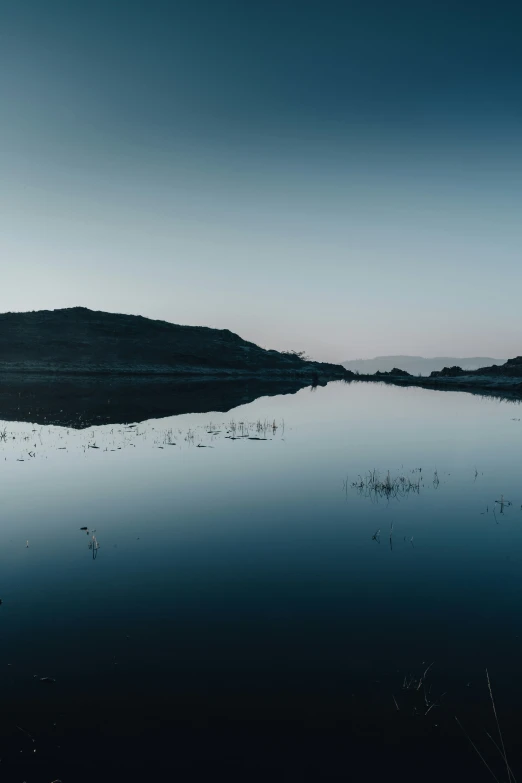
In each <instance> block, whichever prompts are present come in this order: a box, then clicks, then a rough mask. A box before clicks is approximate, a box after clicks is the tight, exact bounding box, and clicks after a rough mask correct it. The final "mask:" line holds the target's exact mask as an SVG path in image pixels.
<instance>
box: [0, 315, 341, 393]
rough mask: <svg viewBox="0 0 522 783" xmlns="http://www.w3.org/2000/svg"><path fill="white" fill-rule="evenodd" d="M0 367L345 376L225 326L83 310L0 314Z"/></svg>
mask: <svg viewBox="0 0 522 783" xmlns="http://www.w3.org/2000/svg"><path fill="white" fill-rule="evenodd" d="M0 370H2V371H4V372H5V371H11V372H17V373H19V372H30V373H32V374H40V373H53V374H54V373H68V374H91V373H96V374H98V373H101V374H106V373H107V374H114V373H123V374H139V375H158V374H169V375H171V374H176V375H197V376H199V377H201V376H204V375H211V376H214V377H215V376H216V375H217V374H218V375H219V374H221V375H225V376H227V377H230V376H235V375H239V376H243V377H244V376H246V375H247V376H250V375H252V376H254V377H259V376H263V377H265V376H272V375H275V376H280V375H281V374H283V375H287V374H292V375H296V374H298V375H299V376H302V375H305V374H306V375H308V376H310V377H312V378H313V376H314V375H317V376H318V377H321V378H324V377H326V376H328V377H332V378H334V377H340V378H341V377H344V378H345V377H350V376H351V375H352V374H351V373H350V372H347V371H346V370H345V369H344V368H343V367H341V366H340V365H335V364H325V363H319V362H311V361H307V360H303V359H301V358H300V357H299V356H297V355H295V354H291V353H289V354H287V353H280V352H278V351H267V350H265V349H263V348H260V347H259V346H257V345H255V344H254V343H250V342H247V341H246V340H243V339H242V338H241V337H239V336H238V335H237V334H234V333H233V332H230V331H229V330H228V329H211V328H208V327H204V326H178V325H175V324H171V323H167V322H166V321H154V320H151V319H149V318H143V317H142V316H136V315H119V314H114V313H104V312H95V311H92V310H88V309H87V308H84V307H73V308H68V309H63V310H41V311H37V312H30V313H5V314H2V315H0Z"/></svg>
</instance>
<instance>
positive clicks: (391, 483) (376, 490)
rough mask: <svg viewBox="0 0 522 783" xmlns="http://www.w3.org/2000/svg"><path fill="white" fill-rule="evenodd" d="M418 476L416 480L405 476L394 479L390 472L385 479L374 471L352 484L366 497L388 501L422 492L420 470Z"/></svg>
mask: <svg viewBox="0 0 522 783" xmlns="http://www.w3.org/2000/svg"><path fill="white" fill-rule="evenodd" d="M418 474H419V475H418V477H415V478H413V477H412V476H406V475H404V474H400V475H398V476H394V477H392V476H391V474H390V471H388V472H387V474H386V477H385V478H384V479H383V478H381V475H380V474H379V472H378V471H376V470H372V471H370V472H369V473H368V474H367V475H366V476H364V477H363V476H359V478H358V480H357V481H354V482H353V483H352V487H353V488H354V489H356V490H357V491H358V492H359V493H360V494H361V495H363V496H365V497H371V498H374V499H379V498H386V499H387V500H389V499H391V498H392V499H393V498H401V497H405V496H406V495H408V494H409V493H410V492H416V493H417V494H418V493H419V492H420V488H421V482H422V478H421V475H420V470H419V471H418Z"/></svg>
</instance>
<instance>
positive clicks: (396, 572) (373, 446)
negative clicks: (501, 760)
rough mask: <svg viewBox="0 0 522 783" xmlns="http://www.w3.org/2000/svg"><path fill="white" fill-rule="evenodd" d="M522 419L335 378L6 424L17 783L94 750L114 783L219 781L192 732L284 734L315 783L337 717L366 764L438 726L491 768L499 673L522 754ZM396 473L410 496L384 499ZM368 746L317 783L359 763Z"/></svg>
mask: <svg viewBox="0 0 522 783" xmlns="http://www.w3.org/2000/svg"><path fill="white" fill-rule="evenodd" d="M520 418H522V416H521V410H520V407H519V406H518V405H516V404H512V403H508V402H499V401H497V400H492V399H486V398H481V397H478V396H473V395H469V394H464V393H449V392H448V393H443V392H436V391H428V390H424V389H402V388H395V387H391V386H377V385H374V384H364V383H353V384H350V385H347V384H343V383H332V384H329V385H328V386H327V387H325V388H318V389H315V390H311V389H304V390H302V391H300V392H298V393H297V394H295V395H287V396H280V397H272V398H261V399H259V400H257V401H255V402H253V403H250V404H248V405H245V406H243V407H240V408H236V409H235V410H233V411H231V412H230V413H227V414H223V413H212V412H209V413H206V414H192V415H184V416H178V417H172V418H169V419H159V420H150V421H145V422H141V423H139V424H137V426H127V425H110V426H105V427H99V428H94V429H93V428H90V429H87V430H82V431H75V430H67V429H65V428H59V427H50V428H49V427H41V426H37V425H31V424H27V423H19V424H17V423H12V422H6V423H5V425H4V424H0V431H1V430H3V428H4V426H5V428H6V429H5V432H4V433H3V434H2V438H3V439H2V440H1V441H0V470H1V474H2V475H1V484H0V501H1V502H0V514H1V525H0V598H1V599H2V605H1V606H0V689H1V694H2V727H3V728H2V744H3V747H2V748H1V754H0V755H1V756H2V763H4V764H7V765H10V766H9V769H11V768H12V769H13V770H14V771H13V772H12V778H9V779H13V780H20V781H22V780H27V781H28V783H29V781H33V780H34V781H40V780H42V781H48V782H49V783H50V781H51V780H52V779H54V778H58V777H61V779H63V780H65V776H64V777H62V776H63V775H65V774H66V773H68V774H69V777H68V779H69V780H80V778H81V774H83V773H85V775H87V777H86V778H85V779H92V769H91V768H90V767H89V764H92V763H97V764H98V765H99V768H98V779H102V777H101V774H102V769H104V768H110V769H113V768H114V769H117V768H118V764H120V763H122V764H123V763H124V762H128V760H129V758H134V759H135V760H136V763H142V762H143V763H147V764H152V763H153V762H152V761H151V759H158V758H161V759H162V760H163V763H165V764H166V765H167V766H168V765H169V763H171V764H172V769H177V767H176V765H177V764H180V765H181V766H180V769H181V773H180V774H181V779H187V780H189V779H195V777H196V772H195V771H194V769H195V767H194V768H193V767H192V766H191V764H192V762H190V763H189V762H188V761H187V760H186V759H184V758H183V755H184V749H185V748H186V747H189V746H190V754H191V756H192V755H194V754H195V756H199V755H200V754H202V753H203V755H204V751H203V750H202V749H203V748H204V747H205V745H200V744H199V743H198V741H195V740H193V738H191V739H187V740H186V741H187V743H188V744H187V745H185V739H184V738H185V733H186V732H187V731H188V730H189V728H190V727H191V728H190V730H192V729H193V728H194V727H195V726H198V727H199V728H200V729H201V730H202V731H206V732H207V735H208V734H209V732H211V731H212V732H213V731H214V729H215V732H216V733H219V732H221V733H222V732H223V731H224V728H223V727H226V726H241V727H242V729H241V730H242V731H244V730H245V727H247V726H252V727H253V728H252V730H251V735H252V737H255V736H256V732H257V730H258V729H259V731H260V732H262V731H264V730H265V729H266V728H267V727H274V726H275V725H284V726H286V727H287V728H288V732H289V734H288V743H289V745H291V749H290V750H288V749H287V750H284V749H282V748H281V746H279V745H278V746H277V747H278V750H277V751H274V747H275V745H273V744H270V742H268V740H267V744H266V745H263V746H262V750H260V749H259V748H257V750H256V752H259V755H260V757H262V758H263V759H264V760H265V761H266V764H267V768H266V774H270V775H271V776H272V778H273V779H275V778H277V777H278V776H277V774H276V773H275V772H274V769H275V768H276V767H277V764H279V763H280V764H281V767H280V769H281V770H284V774H283V772H281V779H283V778H284V779H290V780H293V779H304V773H303V771H302V770H301V768H300V767H299V770H300V771H299V772H296V774H295V777H294V776H293V775H292V774H289V773H288V769H297V768H296V767H295V763H296V762H295V754H297V756H298V758H299V760H300V762H299V763H302V764H303V769H304V768H305V767H306V765H307V762H306V753H307V751H306V746H307V743H308V740H307V739H306V738H308V737H310V736H313V737H318V736H320V735H321V732H322V731H323V730H324V732H326V734H330V733H331V732H330V730H332V731H333V732H334V733H337V734H338V735H339V737H341V738H342V737H345V738H346V742H347V743H350V742H351V745H350V744H349V747H350V758H351V761H350V764H351V765H353V763H354V761H353V758H354V752H355V751H356V748H357V738H358V737H366V738H368V737H370V738H373V739H372V742H373V741H374V740H375V743H376V746H375V749H376V752H379V751H378V749H379V747H381V745H380V743H381V742H382V741H383V738H388V740H389V741H390V742H392V743H393V746H394V748H395V751H396V750H397V747H398V745H399V744H400V743H402V746H401V747H402V748H403V750H402V751H401V752H403V753H404V755H405V757H406V756H408V755H409V754H410V752H411V751H410V743H411V742H413V740H412V738H415V737H420V738H421V739H422V741H425V740H426V738H428V739H429V742H430V743H431V744H430V749H431V750H432V751H433V752H435V753H437V752H438V749H439V747H440V752H441V753H445V752H449V751H448V748H450V751H451V753H457V754H458V753H460V751H461V749H462V753H464V754H465V756H464V760H463V761H462V764H463V766H464V768H466V766H467V765H469V769H470V779H476V780H482V779H484V780H487V779H488V773H487V770H485V769H484V768H483V766H481V762H480V760H478V759H477V757H476V756H475V755H474V753H473V750H472V749H471V748H470V746H469V744H468V743H467V740H466V738H465V737H464V736H463V735H462V733H460V730H459V727H458V726H457V725H456V724H455V721H454V716H455V714H457V715H458V716H460V718H461V721H462V722H463V723H464V722H466V723H467V729H468V730H469V731H470V732H475V735H476V736H474V739H475V741H477V742H479V743H480V747H481V749H483V751H484V753H485V754H486V755H487V754H488V753H489V752H490V749H488V746H487V745H486V744H485V743H487V738H486V739H484V731H483V729H484V726H486V727H487V728H488V730H489V731H493V728H494V726H493V724H492V720H493V719H492V716H491V714H490V713H491V705H490V703H489V700H488V699H489V697H488V692H487V687H486V683H485V669H486V667H487V668H488V670H489V673H490V676H491V679H492V683H493V687H494V690H495V696H496V699H497V708H498V710H499V713H500V714H501V717H502V716H503V724H504V733H505V735H506V736H505V740H506V743H507V744H508V745H509V747H510V752H511V755H512V759H511V763H512V766H514V767H515V768H518V769H520V766H518V767H517V764H518V762H519V758H517V742H518V740H517V731H516V730H515V729H516V726H517V725H518V724H519V723H520V720H521V718H522V677H521V675H520V660H521V654H522V614H521V612H520V607H521V606H522V422H521V421H520ZM258 423H259V424H258ZM242 435H243V436H246V435H249V436H250V437H251V438H266V439H263V440H251V439H249V438H248V437H240V436H242ZM231 436H232V437H231ZM203 446H204V448H203ZM374 470H375V471H377V472H378V474H379V476H380V480H381V481H385V480H386V479H387V475H388V472H389V475H390V481H391V482H393V481H394V480H395V479H400V477H402V479H403V480H402V481H400V482H399V484H397V489H398V491H397V492H395V491H393V492H391V493H389V492H388V493H386V492H381V493H379V492H373V491H372V489H371V487H370V486H368V485H367V477H368V474H369V472H370V471H374ZM387 495H388V496H387ZM502 499H503V500H504V503H503V504H502V505H501V504H500V502H496V501H501V500H502ZM82 527H86V528H87V529H88V532H87V531H84V530H81V528H82ZM378 531H380V532H378ZM93 536H94V539H93ZM430 664H433V666H432V667H431V669H430V670H429V672H428V674H427V675H426V677H425V681H423V682H422V683H421V686H422V687H419V688H417V685H418V684H419V680H420V678H421V677H422V675H423V673H424V671H425V670H426V668H427V667H428V666H429V665H430ZM44 677H49V678H52V679H53V680H55V682H44V681H41V679H40V678H44ZM430 689H431V690H430ZM443 693H445V695H444V696H442V694H443ZM431 705H433V706H432V707H431V709H429V711H428V713H427V714H426V712H427V710H428V708H429V707H430V706H431ZM16 726H18V727H19V728H18V729H17V728H16ZM296 726H301V727H303V735H302V737H301V740H302V741H301V743H300V741H299V740H295V729H296ZM173 727H176V728H175V729H174V728H173ZM201 727H203V728H201ZM209 727H210V728H209ZM256 727H257V728H256ZM332 727H335V729H332ZM20 729H23V731H21V730H20ZM198 730H199V729H198ZM177 732H179V733H177ZM29 735H30V736H29ZM155 736H157V737H158V745H157V747H156V746H154V740H153V738H154V737H155ZM214 736H217V734H215V735H214ZM220 736H221V734H220ZM176 737H177V744H176ZM129 738H130V739H129ZM140 738H141V739H140ZM151 738H152V739H151ZM159 738H161V740H160V739H159ZM165 738H167V739H165ZM180 738H183V739H180ZM350 738H351V739H350ZM129 741H131V742H132V743H134V742H135V743H136V744H134V745H133V746H132V747H130V746H129V744H128V743H129ZM227 741H229V742H230V743H231V744H230V747H231V748H235V750H234V751H232V750H231V751H230V755H226V754H225V755H226V758H225V759H224V758H223V755H222V752H223V744H222V742H221V740H220V742H219V751H216V750H215V749H213V750H212V751H209V752H211V753H214V752H216V753H217V754H218V756H219V759H218V761H217V762H216V764H217V767H220V768H221V769H222V770H223V769H227V770H233V771H234V772H237V771H238V770H237V769H236V767H235V766H234V765H235V764H236V762H237V759H236V756H237V745H238V743H239V740H238V734H237V733H234V731H232V734H231V737H229V739H228V740H227ZM248 741H249V740H247V739H245V740H244V742H243V740H241V743H239V744H242V745H243V746H246V745H247V744H248ZM343 741H344V740H342V739H339V738H338V741H337V746H336V749H332V748H330V747H329V748H328V749H326V750H324V751H323V750H321V751H320V753H319V754H318V755H319V756H321V755H322V756H323V762H324V765H325V766H323V768H322V772H321V773H317V774H315V778H316V779H318V778H325V779H326V778H328V779H329V778H330V777H331V778H332V779H346V777H345V773H346V770H344V769H340V767H339V759H341V758H342V753H343V748H342V742H343ZM354 742H355V745H354ZM83 743H85V744H86V745H87V750H86V752H85V753H84V750H83V749H82V744H83ZM122 743H123V744H122ZM140 743H143V746H141V744H140ZM151 743H152V744H151ZM165 743H166V744H165ZM190 743H193V744H190ZM292 743H294V744H292ZM245 744H246V745H245ZM483 746H484V747H483ZM140 747H143V748H146V749H147V750H146V753H145V751H143V753H142V751H140V750H138V748H140ZM256 747H257V746H256ZM111 748H112V752H111V750H110V749H111ZM354 749H355V750H354ZM35 750H36V751H37V752H36V753H34V751H35ZM252 752H253V751H251V749H250V750H249V751H248V754H247V755H249V757H251V755H252ZM365 752H366V751H365ZM491 752H492V753H493V754H495V750H494V748H493V749H492V751H491ZM140 754H141V755H143V754H144V755H145V756H146V757H147V759H148V761H146V762H144V759H143V758H141V756H140ZM219 754H221V755H219ZM271 754H272V755H271ZM513 754H514V755H513ZM312 755H313V754H312ZM325 756H326V757H327V760H326V761H325V760H324V757H325ZM36 758H38V759H39V763H37V762H36V760H35V759H36ZM40 759H41V760H40ZM267 759H272V760H271V761H267ZM274 759H278V761H277V763H276V761H274ZM303 759H305V761H303ZM80 760H81V762H80ZM328 760H330V761H331V768H330V767H329V766H328ZM316 763H319V764H320V763H321V762H318V761H317V759H316V758H315V757H314V759H310V764H311V765H312V766H313V764H316ZM417 763H419V760H418V759H417V760H416V764H417ZM420 763H422V760H421V761H420ZM459 763H460V761H459ZM492 763H493V764H497V760H496V759H495V757H494V756H493V761H492ZM194 764H196V761H194ZM237 764H238V769H239V768H240V767H241V764H247V767H248V763H247V762H245V761H244V760H243V761H241V762H237ZM259 764H260V765H261V767H262V766H263V762H261V761H260V762H259ZM274 764H275V766H274ZM285 765H286V766H285ZM292 765H294V766H292ZM258 766H259V765H258ZM298 766H299V765H298ZM427 766H428V767H429V766H430V765H429V764H428V765H427ZM247 767H245V769H246V772H245V774H246V775H247V776H248V777H250V778H252V777H253V774H252V770H250V769H247ZM86 769H87V772H85V770H86ZM89 770H90V771H89ZM191 770H192V771H191ZM64 771H65V772H64ZM51 772H52V774H53V775H54V778H53V777H49V775H50V774H51ZM499 774H500V773H499ZM89 776H91V777H90V778H89ZM427 776H428V770H424V771H423V772H422V774H421V775H420V777H421V778H425V779H427ZM6 779H7V778H6ZM81 779H83V778H81ZM122 779H123V778H122ZM357 779H363V777H359V778H357ZM368 779H371V776H370V778H368ZM412 779H413V778H412Z"/></svg>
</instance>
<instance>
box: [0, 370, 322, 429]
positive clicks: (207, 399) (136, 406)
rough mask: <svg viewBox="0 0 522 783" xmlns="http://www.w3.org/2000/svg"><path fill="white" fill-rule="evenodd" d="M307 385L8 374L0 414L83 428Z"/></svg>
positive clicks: (221, 405) (0, 390)
mask: <svg viewBox="0 0 522 783" xmlns="http://www.w3.org/2000/svg"><path fill="white" fill-rule="evenodd" d="M309 385H310V381H309V380H308V381H304V380H302V379H287V380H274V381H262V380H234V381H225V380H214V379H212V380H208V381H184V382H180V381H172V379H169V378H165V379H154V380H146V379H143V378H141V379H140V378H136V377H127V378H125V377H112V378H107V377H103V378H99V377H96V376H91V377H78V376H76V377H71V376H69V377H67V378H66V377H63V376H62V377H59V376H58V377H52V376H50V377H49V376H46V377H43V376H28V375H23V376H22V375H20V376H14V375H9V378H8V381H4V382H3V383H2V384H1V386H0V419H4V420H6V421H30V422H34V423H36V424H57V425H63V426H68V427H75V428H78V429H81V428H83V427H90V426H93V425H96V424H117V423H128V422H139V421H144V420H146V419H152V418H161V417H164V416H175V415H178V414H183V413H205V412H209V411H219V412H226V411H229V410H231V409H232V408H236V407H237V406H239V405H244V404H246V403H249V402H252V401H253V400H255V399H257V398H258V397H265V396H274V395H278V394H295V393H296V392H298V391H299V390H300V389H302V388H305V387H306V386H309ZM321 385H326V381H325V382H322V383H321Z"/></svg>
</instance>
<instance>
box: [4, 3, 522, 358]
mask: <svg viewBox="0 0 522 783" xmlns="http://www.w3.org/2000/svg"><path fill="white" fill-rule="evenodd" d="M521 32H522V5H521V4H519V3H515V2H503V0H500V1H498V2H495V3H493V2H481V1H480V0H476V1H475V2H459V0H451V1H448V2H446V0H433V1H432V0H410V1H406V0H395V2H392V0H364V1H362V0H361V2H350V0H344V1H343V2H335V1H334V0H322V2H319V1H317V2H315V1H314V2H312V1H310V0H293V1H292V2H289V0H263V2H260V1H259V0H230V1H228V0H169V1H168V0H146V1H145V0H103V2H100V0H85V1H84V0H46V2H42V0H0V311H1V312H4V311H24V310H37V309H55V308H60V307H71V306H77V305H82V306H85V307H90V308H92V309H97V310H107V311H111V312H125V313H135V314H141V315H145V316H148V317H151V318H160V319H164V320H167V321H172V322H174V323H182V324H194V325H206V326H213V327H217V328H227V329H231V330H232V331H234V332H237V333H238V334H240V335H241V336H242V337H244V338H245V339H248V340H252V341H254V342H256V343H258V344H259V345H262V346H263V347H266V348H276V349H279V350H304V351H305V352H306V353H307V354H308V355H310V356H312V357H313V358H315V359H318V360H324V361H336V362H337V361H343V360H345V359H351V358H359V357H361V358H363V357H372V356H375V355H384V354H419V355H425V356H434V355H448V356H451V355H455V356H474V355H483V356H493V357H500V358H507V357H511V356H515V355H519V354H522V299H521V297H522V293H521V292H522V258H521V254H522V214H521V212H522V47H521V46H520V34H521Z"/></svg>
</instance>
